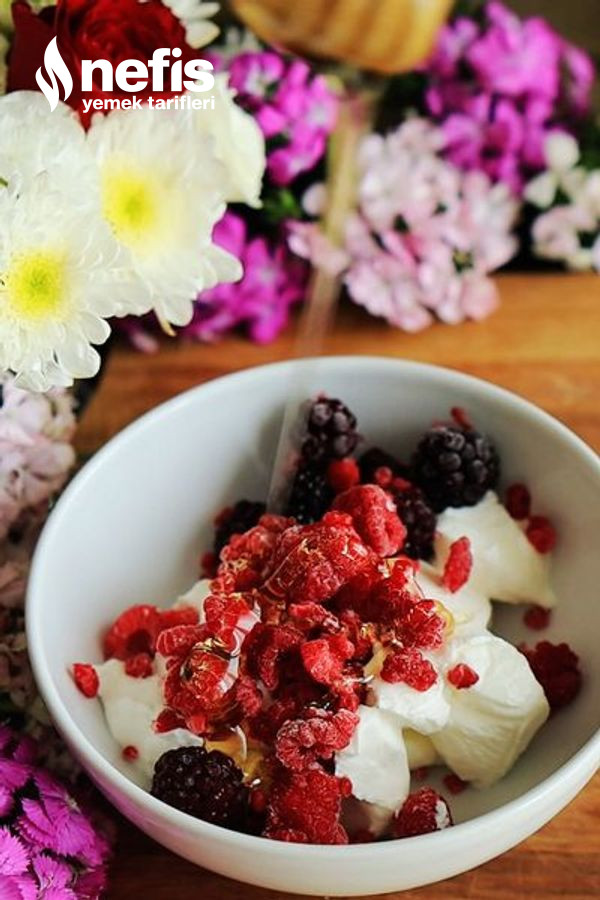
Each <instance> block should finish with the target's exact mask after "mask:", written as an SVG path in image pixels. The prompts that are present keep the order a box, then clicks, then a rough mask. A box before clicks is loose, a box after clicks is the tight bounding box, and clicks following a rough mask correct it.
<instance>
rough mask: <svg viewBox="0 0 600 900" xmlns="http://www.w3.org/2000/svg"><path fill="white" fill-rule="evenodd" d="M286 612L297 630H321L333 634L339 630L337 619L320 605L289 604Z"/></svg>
mask: <svg viewBox="0 0 600 900" xmlns="http://www.w3.org/2000/svg"><path fill="white" fill-rule="evenodd" d="M287 612H288V615H289V617H290V619H294V622H295V623H296V625H298V627H299V628H304V629H307V630H310V629H312V628H323V629H325V630H326V631H332V632H334V633H336V632H338V631H340V629H341V625H340V620H339V619H338V617H337V616H334V614H333V613H332V612H330V611H329V610H328V609H327V608H326V607H325V606H321V604H320V603H291V604H290V606H289V607H288V610H287Z"/></svg>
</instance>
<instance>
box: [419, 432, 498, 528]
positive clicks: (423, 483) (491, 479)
mask: <svg viewBox="0 0 600 900" xmlns="http://www.w3.org/2000/svg"><path fill="white" fill-rule="evenodd" d="M499 474H500V460H499V457H498V453H497V451H496V448H495V447H494V445H493V444H492V442H491V440H490V439H489V438H488V437H487V436H486V435H484V434H481V433H480V432H478V431H475V430H474V429H467V428H460V427H457V426H455V425H436V426H434V427H433V428H430V430H429V431H427V432H426V433H425V434H424V435H423V437H422V438H421V440H420V442H419V445H418V447H417V449H416V452H415V454H414V457H413V475H414V480H415V481H416V483H417V485H418V486H419V487H420V488H421V489H422V490H423V492H424V493H425V495H426V497H427V499H428V501H429V503H430V504H431V506H432V507H433V509H434V510H435V511H436V512H440V511H441V510H443V509H446V507H447V506H474V505H475V504H476V503H478V502H479V501H480V500H481V498H482V497H483V496H484V494H485V493H486V492H487V491H488V490H490V489H492V488H494V487H495V486H496V484H497V482H498V478H499Z"/></svg>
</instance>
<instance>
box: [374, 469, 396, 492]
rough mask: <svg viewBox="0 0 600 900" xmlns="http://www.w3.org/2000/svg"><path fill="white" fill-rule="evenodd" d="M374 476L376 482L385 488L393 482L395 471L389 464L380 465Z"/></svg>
mask: <svg viewBox="0 0 600 900" xmlns="http://www.w3.org/2000/svg"><path fill="white" fill-rule="evenodd" d="M373 478H374V480H375V484H377V485H379V487H380V488H383V489H384V490H385V489H386V488H389V487H390V485H391V484H392V481H393V480H394V473H393V472H392V470H391V469H390V467H389V466H379V468H377V469H375V474H374V476H373Z"/></svg>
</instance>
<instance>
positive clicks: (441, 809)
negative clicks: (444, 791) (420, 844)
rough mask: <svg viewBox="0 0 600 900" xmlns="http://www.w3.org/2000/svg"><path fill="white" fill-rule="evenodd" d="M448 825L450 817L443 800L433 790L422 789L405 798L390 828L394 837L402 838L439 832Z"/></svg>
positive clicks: (450, 820)
mask: <svg viewBox="0 0 600 900" xmlns="http://www.w3.org/2000/svg"><path fill="white" fill-rule="evenodd" d="M450 825H452V816H451V815H450V809H449V807H448V804H447V803H446V801H445V800H444V798H443V797H442V796H441V795H440V794H438V793H437V791H434V790H433V788H428V787H424V788H420V789H419V790H418V791H415V793H414V794H410V795H409V796H408V797H407V798H406V800H405V801H404V805H403V806H402V809H401V810H400V811H399V812H397V813H396V815H395V817H394V824H393V826H392V827H393V831H394V834H395V836H396V837H399V838H403V837H413V836H414V835H417V834H429V833H431V832H433V831H441V830H442V829H443V828H448V827H449V826H450Z"/></svg>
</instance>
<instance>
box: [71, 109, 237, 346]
mask: <svg viewBox="0 0 600 900" xmlns="http://www.w3.org/2000/svg"><path fill="white" fill-rule="evenodd" d="M196 115H199V116H201V115H204V111H202V112H200V111H198V112H196ZM88 145H89V147H90V149H91V151H92V153H93V155H94V157H95V159H96V162H97V164H98V167H99V170H100V190H101V202H102V211H103V214H104V217H105V219H106V221H107V222H108V223H109V225H110V227H111V230H112V233H113V235H114V237H115V238H116V240H117V242H118V244H119V247H120V251H121V253H120V266H121V267H122V270H123V273H124V274H125V273H131V274H132V276H133V277H132V280H131V283H130V284H129V285H128V286H127V287H126V290H123V291H121V293H120V296H118V297H116V300H117V302H118V309H119V312H118V314H119V315H124V314H126V313H134V314H138V315H139V314H142V313H145V312H148V311H149V310H150V309H154V310H155V312H156V314H157V316H158V317H159V319H160V320H161V322H162V323H163V325H164V326H165V327H167V328H168V325H169V324H173V325H185V324H186V323H187V322H189V320H190V318H191V316H192V313H193V301H194V299H195V297H196V295H197V294H198V292H199V291H201V290H204V289H205V288H209V287H214V285H216V284H218V283H219V282H222V281H235V280H237V279H238V278H240V277H241V274H242V269H241V265H240V263H239V262H238V260H237V259H236V258H235V257H233V256H231V255H230V254H229V253H226V252H225V251H224V250H222V249H221V248H220V247H218V246H216V245H215V244H213V242H212V231H213V228H214V226H215V224H216V223H217V222H218V221H219V219H220V218H222V216H223V214H224V212H225V208H226V207H225V200H226V197H227V189H228V173H227V170H226V168H225V166H224V165H223V164H222V163H221V162H220V161H219V160H218V159H217V158H216V155H215V152H214V144H213V141H212V138H211V137H210V136H209V135H202V134H199V133H198V131H197V130H196V129H195V128H194V127H193V120H192V119H190V118H189V117H188V116H186V115H185V114H184V113H183V112H181V111H168V110H156V109H150V108H148V107H146V108H144V109H142V110H135V111H123V110H116V111H114V112H112V113H111V115H110V116H95V117H94V120H93V122H92V126H91V128H90V130H89V132H88Z"/></svg>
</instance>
